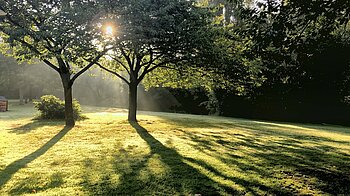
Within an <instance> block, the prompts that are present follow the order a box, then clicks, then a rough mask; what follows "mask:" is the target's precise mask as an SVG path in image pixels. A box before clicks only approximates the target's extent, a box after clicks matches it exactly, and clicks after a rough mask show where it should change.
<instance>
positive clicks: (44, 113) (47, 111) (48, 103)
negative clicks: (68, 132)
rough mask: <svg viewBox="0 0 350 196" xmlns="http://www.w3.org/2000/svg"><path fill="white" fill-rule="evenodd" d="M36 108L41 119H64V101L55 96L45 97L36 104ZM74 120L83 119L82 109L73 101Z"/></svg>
mask: <svg viewBox="0 0 350 196" xmlns="http://www.w3.org/2000/svg"><path fill="white" fill-rule="evenodd" d="M34 107H35V108H36V109H37V110H39V112H40V116H39V118H41V119H64V116H65V115H64V101H61V100H60V99H59V98H57V97H55V96H53V95H44V96H42V97H41V98H40V101H36V102H34ZM73 115H74V119H78V118H79V117H81V108H80V104H79V102H78V101H77V100H76V99H74V100H73Z"/></svg>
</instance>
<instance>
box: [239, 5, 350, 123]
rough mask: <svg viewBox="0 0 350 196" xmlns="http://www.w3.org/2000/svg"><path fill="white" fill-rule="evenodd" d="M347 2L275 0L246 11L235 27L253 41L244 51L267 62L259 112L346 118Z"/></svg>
mask: <svg viewBox="0 0 350 196" xmlns="http://www.w3.org/2000/svg"><path fill="white" fill-rule="evenodd" d="M349 3H350V2H349V1H343V0H340V1H303V2H302V1H296V0H289V1H274V0H271V1H262V2H260V3H258V4H257V5H256V6H254V7H250V8H249V9H246V10H244V11H243V12H242V13H243V15H241V16H242V21H243V22H242V25H241V28H240V29H237V30H236V32H237V33H238V34H239V35H240V36H241V38H242V39H247V40H250V41H251V42H252V44H251V47H249V49H248V50H246V56H247V57H248V58H249V59H252V60H256V59H260V60H261V62H262V64H263V65H264V68H265V69H264V72H263V74H264V77H265V78H266V81H265V82H264V84H263V85H262V87H261V88H258V89H256V91H255V100H254V102H255V103H254V104H255V106H256V109H257V112H256V113H259V114H260V117H261V116H264V115H265V117H269V118H274V119H277V118H283V119H288V120H299V121H300V120H311V121H318V122H319V121H321V122H327V121H328V122H330V121H333V122H335V121H338V122H340V121H343V122H345V121H346V120H347V117H346V116H347V115H346V114H347V113H349V108H348V107H347V106H346V104H345V102H344V101H343V100H344V98H345V97H346V96H347V95H349V91H348V86H349V83H348V80H347V73H348V72H349V62H350V59H349V58H350V57H349V55H348V51H350V50H349V45H350V43H349V19H350V4H349ZM267 103H268V104H267Z"/></svg>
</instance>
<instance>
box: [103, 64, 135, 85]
mask: <svg viewBox="0 0 350 196" xmlns="http://www.w3.org/2000/svg"><path fill="white" fill-rule="evenodd" d="M96 65H98V66H99V67H100V68H101V69H103V70H105V71H107V72H109V73H111V74H114V75H115V76H117V77H118V78H120V79H122V80H123V81H124V82H125V83H127V84H128V85H129V84H130V82H129V81H128V80H127V79H126V78H124V77H123V76H122V75H120V74H118V73H117V72H115V71H112V70H110V69H108V68H106V67H104V66H102V65H101V64H100V63H99V62H97V63H96Z"/></svg>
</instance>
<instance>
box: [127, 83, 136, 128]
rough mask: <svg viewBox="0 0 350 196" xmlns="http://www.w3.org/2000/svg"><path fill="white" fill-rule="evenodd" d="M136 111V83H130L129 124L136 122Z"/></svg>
mask: <svg viewBox="0 0 350 196" xmlns="http://www.w3.org/2000/svg"><path fill="white" fill-rule="evenodd" d="M136 111H137V83H136V82H131V83H130V84H129V113H128V120H129V122H136V121H137V120H136Z"/></svg>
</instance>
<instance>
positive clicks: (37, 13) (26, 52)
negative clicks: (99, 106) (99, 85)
mask: <svg viewBox="0 0 350 196" xmlns="http://www.w3.org/2000/svg"><path fill="white" fill-rule="evenodd" d="M0 10H2V11H3V12H4V13H5V15H3V16H1V17H0V20H1V22H0V32H1V33H0V36H1V39H2V42H1V49H2V51H3V53H6V54H11V55H12V56H14V57H15V58H17V59H18V60H19V61H28V60H32V59H40V60H41V61H43V62H44V63H45V64H46V65H47V66H49V67H50V68H52V69H53V70H54V71H56V72H57V73H58V74H59V75H60V78H61V81H62V84H63V88H64V93H65V96H64V97H65V103H66V106H65V110H66V113H65V116H66V123H67V125H69V126H74V120H73V111H72V86H73V83H74V81H75V80H76V79H77V78H78V77H79V76H80V75H81V74H83V73H84V72H85V71H86V70H88V69H89V68H90V67H92V66H93V65H94V64H95V63H96V61H98V59H99V58H101V57H102V56H103V55H104V53H105V52H106V51H107V50H108V49H107V48H106V42H104V41H102V40H103V39H102V34H101V29H100V26H99V23H98V19H99V16H100V15H101V14H100V13H101V10H100V9H99V6H98V2H96V1H94V0H88V1H82V0H73V1H66V0H55V1H51V0H44V1H43V0H40V1H39V0H31V1H27V0H16V1H7V0H0Z"/></svg>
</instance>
